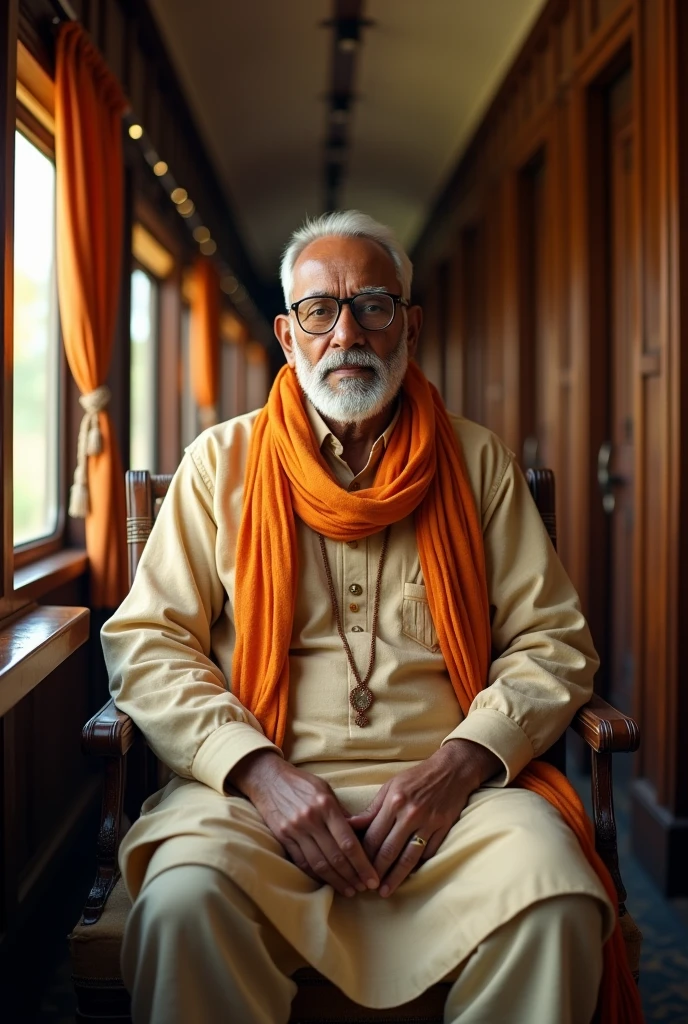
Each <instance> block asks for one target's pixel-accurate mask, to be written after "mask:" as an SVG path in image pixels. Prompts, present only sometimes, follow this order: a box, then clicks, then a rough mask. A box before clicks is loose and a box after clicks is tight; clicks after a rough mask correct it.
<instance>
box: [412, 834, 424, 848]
mask: <svg viewBox="0 0 688 1024" xmlns="http://www.w3.org/2000/svg"><path fill="white" fill-rule="evenodd" d="M427 845H428V841H427V839H423V838H422V837H421V836H414V837H413V839H409V846H427Z"/></svg>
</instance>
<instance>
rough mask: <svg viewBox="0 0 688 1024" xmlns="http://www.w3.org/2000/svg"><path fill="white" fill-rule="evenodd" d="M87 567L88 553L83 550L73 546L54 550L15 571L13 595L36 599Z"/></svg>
mask: <svg viewBox="0 0 688 1024" xmlns="http://www.w3.org/2000/svg"><path fill="white" fill-rule="evenodd" d="M87 569H88V555H87V554H86V552H85V551H83V550H80V549H79V550H75V549H74V548H66V549H63V550H62V551H55V552H54V553H53V554H52V555H46V556H45V558H39V559H37V561H35V562H29V563H28V564H27V565H22V566H21V568H19V569H17V570H16V571H15V573H14V594H15V597H18V598H28V599H29V600H31V601H38V600H39V599H40V598H41V597H45V595H46V594H49V593H50V591H51V590H55V589H56V588H57V587H60V586H62V584H63V583H68V582H69V581H70V580H73V579H76V577H77V576H81V575H82V574H83V573H85V572H86V570H87Z"/></svg>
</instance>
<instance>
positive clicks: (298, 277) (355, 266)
mask: <svg viewBox="0 0 688 1024" xmlns="http://www.w3.org/2000/svg"><path fill="white" fill-rule="evenodd" d="M371 275H372V277H371ZM347 277H354V278H361V279H362V278H368V280H365V281H364V280H361V283H362V284H366V285H374V286H375V287H387V288H394V286H395V285H396V284H397V283H398V282H397V276H396V268H395V266H394V263H393V261H392V258H391V256H390V255H389V253H388V252H386V250H385V249H383V247H382V246H381V245H379V244H378V243H377V242H375V241H373V240H372V239H369V238H338V237H326V238H318V239H316V240H315V241H314V242H310V243H309V244H308V245H307V246H306V247H305V248H304V249H303V251H302V252H301V253H300V254H299V257H298V259H297V260H296V263H295V264H294V282H295V283H296V282H298V284H299V285H302V286H308V285H309V284H310V283H311V282H316V283H317V281H319V280H322V281H325V280H327V279H333V280H335V281H336V280H339V279H341V278H347Z"/></svg>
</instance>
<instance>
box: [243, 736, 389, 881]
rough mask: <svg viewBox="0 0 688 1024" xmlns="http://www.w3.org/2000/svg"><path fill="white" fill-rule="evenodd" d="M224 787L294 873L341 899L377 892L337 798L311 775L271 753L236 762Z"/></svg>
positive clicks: (260, 752) (373, 875)
mask: <svg viewBox="0 0 688 1024" xmlns="http://www.w3.org/2000/svg"><path fill="white" fill-rule="evenodd" d="M227 781H228V782H230V783H231V784H232V785H233V786H235V787H236V788H237V789H238V790H240V791H241V792H242V793H243V794H244V795H245V796H247V797H248V799H249V800H250V801H251V803H252V804H253V805H254V807H255V808H256V810H257V811H258V813H259V814H260V815H261V817H262V818H263V821H264V822H265V824H266V825H267V826H268V828H269V829H270V831H271V832H272V834H273V835H274V836H275V837H276V838H277V839H278V840H279V842H280V843H281V844H282V846H283V847H284V848H285V850H286V851H287V853H288V854H289V856H290V857H291V859H292V860H293V862H294V863H295V864H296V866H297V867H299V868H301V870H302V871H305V873H306V874H307V875H309V876H310V877H311V878H313V879H315V880H316V881H319V882H327V883H328V884H329V885H331V886H332V888H333V889H335V891H336V892H338V893H341V894H342V895H343V896H354V895H355V894H356V891H357V890H358V892H365V890H366V889H377V887H378V885H379V884H380V880H379V878H378V876H377V873H376V871H375V869H374V868H373V866H372V864H371V863H370V861H369V860H368V857H367V855H366V853H365V851H364V850H363V847H362V845H361V843H360V842H359V840H358V837H357V836H356V833H355V832H354V831H353V829H352V828H351V826H350V825H349V822H348V820H347V817H346V814H345V813H344V811H343V809H342V807H341V805H340V803H339V801H338V800H337V797H336V796H335V795H334V793H333V792H332V790H331V789H330V787H329V786H328V785H327V783H326V782H323V780H322V779H319V778H318V777H317V775H312V774H311V773H310V772H305V771H303V770H302V769H301V768H297V767H296V766H295V765H293V764H290V762H289V761H285V760H284V758H282V757H280V755H279V754H276V753H275V751H274V750H257V751H256V752H255V753H253V754H248V755H247V756H246V757H244V758H242V760H241V761H239V763H238V764H237V765H236V767H235V768H234V769H233V770H232V771H231V772H230V773H229V776H228V779H227Z"/></svg>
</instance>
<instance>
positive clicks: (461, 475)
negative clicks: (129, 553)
mask: <svg viewBox="0 0 688 1024" xmlns="http://www.w3.org/2000/svg"><path fill="white" fill-rule="evenodd" d="M244 495H245V497H244V507H243V512H242V519H241V523H240V526H239V535H238V540H237V565H236V591H235V609H234V611H235V623H236V634H237V639H236V646H235V650H234V659H233V664H232V690H233V692H234V693H235V695H236V696H237V698H238V699H239V700H240V701H241V702H242V704H244V706H245V707H247V708H248V709H249V710H250V711H252V712H253V714H254V715H255V716H256V718H257V719H258V721H259V722H260V724H261V725H262V727H263V730H264V732H265V734H266V736H268V738H269V739H271V740H272V741H273V742H275V743H277V744H278V745H280V746H281V744H282V741H283V738H284V733H285V727H286V719H287V710H288V700H289V657H288V655H289V641H290V637H291V633H292V624H293V617H294V608H295V603H296V586H297V577H298V565H297V547H296V529H295V519H294V517H295V515H296V516H299V518H300V519H302V520H303V521H304V522H305V523H306V524H307V525H308V526H309V527H310V528H311V529H312V530H316V531H318V532H320V533H322V534H324V535H325V536H326V537H329V538H331V539H332V540H341V541H347V540H361V539H363V538H364V537H367V536H370V535H371V534H373V533H376V532H378V531H379V530H382V529H384V527H386V526H388V525H389V524H391V523H394V522H397V521H398V520H400V519H403V518H405V517H406V516H408V515H411V513H415V524H416V540H417V544H418V552H419V555H420V563H421V568H422V571H423V576H424V579H425V584H426V587H427V589H428V600H429V604H430V610H431V613H432V617H433V621H434V623H435V628H436V630H437V634H438V638H439V642H440V648H441V650H442V654H443V655H444V659H445V662H446V665H447V670H448V672H449V676H450V679H451V682H452V685H453V687H454V690H455V692H456V696H457V699H458V701H459V704H460V705H461V708H462V711H463V713H464V715H467V714H468V713H469V709H470V706H471V704H472V702H473V699H474V698H475V697H476V696H477V694H478V693H479V692H480V691H481V690H482V689H483V688H484V687H485V684H486V680H487V676H488V668H489V661H490V647H491V644H490V620H489V608H488V595H487V580H486V574H485V562H484V550H483V539H482V527H481V523H480V519H479V516H478V513H477V511H476V508H475V501H474V498H473V494H472V491H471V487H470V482H469V480H468V476H467V473H466V468H465V465H464V461H463V454H462V452H461V450H460V447H459V444H458V441H457V440H456V436H455V434H454V431H453V429H452V426H451V423H450V421H449V417H448V416H447V413H446V411H445V408H444V405H443V403H442V400H441V398H440V396H439V394H438V392H437V391H436V389H435V388H434V387H433V386H432V385H431V384H430V383H429V382H428V381H427V380H426V378H425V376H424V375H423V373H422V372H421V370H420V369H419V368H418V366H417V365H416V364H415V363H413V362H411V363H410V364H409V369H408V372H407V374H406V378H405V381H404V399H403V402H402V407H401V412H400V416H399V420H398V422H397V425H396V427H395V429H394V431H393V433H392V435H391V438H390V443H389V445H388V447H387V449H386V452H385V457H384V459H382V461H381V463H380V465H379V467H378V470H377V473H376V476H375V482H374V485H373V486H372V487H371V488H369V489H367V490H364V491H359V492H357V493H355V494H353V493H349V492H348V491H346V490H344V489H343V488H341V487H340V486H339V485H338V484H337V483H336V481H335V480H334V479H333V478H332V476H331V474H330V472H329V470H328V468H327V464H326V463H325V461H324V459H323V457H322V455H321V454H320V452H319V451H318V449H317V443H316V441H315V438H314V437H313V434H312V431H311V428H310V424H309V422H308V417H307V415H306V412H305V409H304V407H303V402H302V398H301V393H300V389H299V386H298V383H297V381H296V377H295V375H294V373H293V371H292V370H291V369H289V368H288V367H283V369H282V370H281V371H280V373H279V374H278V376H277V378H276V380H275V383H274V385H273V388H272V390H271V392H270V396H269V399H268V404H267V405H266V407H265V408H264V409H263V410H262V412H261V413H260V414H259V415H258V417H257V419H256V422H255V425H254V428H253V433H252V436H251V445H250V450H249V456H248V464H247V468H246V479H245V485H244ZM514 785H519V786H523V787H524V788H525V789H528V790H532V791H533V792H535V793H538V794H539V795H540V796H542V797H543V798H544V799H545V800H548V801H549V802H550V803H551V804H552V805H553V806H554V807H556V809H557V810H558V811H559V812H560V814H561V815H562V817H563V819H564V821H565V822H566V824H567V825H568V826H569V827H570V828H571V829H572V830H573V832H574V833H575V835H576V837H577V839H578V841H579V843H580V845H581V849H582V851H583V853H584V855H585V856H586V858H587V859H588V861H589V862H590V864H591V865H592V867H593V868H594V870H595V871H596V872H597V874H598V875H599V877H600V879H601V881H602V883H603V885H604V887H605V890H606V892H607V894H608V896H609V898H610V900H611V902H612V904H613V905H616V900H617V897H616V890H615V888H614V883H613V881H612V879H611V876H610V875H609V872H608V871H607V868H606V867H605V865H604V863H603V862H602V860H601V859H600V857H599V855H598V854H597V852H596V850H595V844H594V833H593V828H592V824H591V822H590V820H589V819H588V817H587V815H586V813H585V810H584V808H583V805H582V804H581V802H580V799H579V797H578V795H577V794H576V792H575V790H574V789H573V787H572V786H571V784H570V783H569V782H568V780H567V779H566V777H565V776H564V775H562V774H561V773H560V772H558V771H557V770H556V769H555V768H553V767H552V766H551V765H548V764H544V763H543V762H539V761H533V762H531V764H530V765H529V766H528V767H527V768H526V769H524V771H522V772H521V774H520V775H519V776H518V778H517V779H516V780H515V782H514ZM598 1014H599V1020H600V1021H601V1022H602V1024H641V1022H642V1020H643V1016H642V1009H641V1005H640V996H639V993H638V989H637V987H636V985H635V982H634V980H633V977H632V975H631V972H630V969H629V967H628V963H627V960H626V953H625V948H624V942H623V937H622V934H621V929H620V925H619V921H618V918H617V921H616V925H615V929H614V932H613V934H612V936H611V938H610V939H609V940H608V941H607V943H606V944H605V947H604V972H603V977H602V983H601V986H600V994H599V1000H598Z"/></svg>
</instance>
